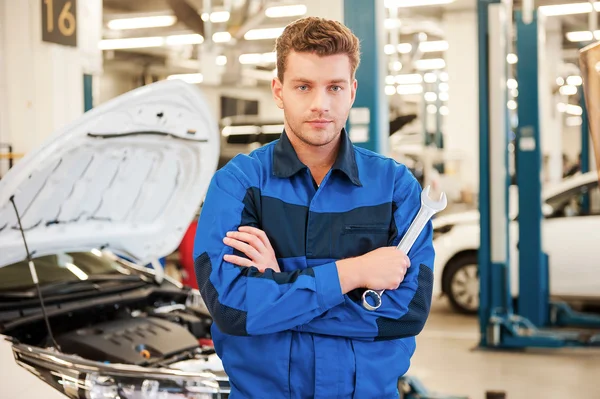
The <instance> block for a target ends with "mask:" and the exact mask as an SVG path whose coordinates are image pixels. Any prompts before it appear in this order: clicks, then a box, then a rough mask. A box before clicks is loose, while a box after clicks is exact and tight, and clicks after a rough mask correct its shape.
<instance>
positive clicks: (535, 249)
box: [515, 11, 549, 327]
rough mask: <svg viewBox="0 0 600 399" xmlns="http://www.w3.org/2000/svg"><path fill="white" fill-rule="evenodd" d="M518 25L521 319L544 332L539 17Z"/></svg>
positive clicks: (546, 289)
mask: <svg viewBox="0 0 600 399" xmlns="http://www.w3.org/2000/svg"><path fill="white" fill-rule="evenodd" d="M515 20H516V22H517V55H518V57H519V63H518V64H517V81H518V82H519V108H518V115H519V126H518V129H517V184H518V186H519V314H520V315H521V316H524V317H526V318H528V319H529V320H530V321H531V322H532V323H533V324H534V325H536V326H538V327H541V326H544V325H546V324H547V322H548V317H549V313H548V306H549V281H548V260H547V257H546V256H545V255H544V253H543V252H542V229H541V223H542V199H541V191H542V182H541V176H540V170H541V167H542V151H541V150H542V149H541V142H540V121H539V105H538V104H539V98H538V93H539V91H538V73H537V71H538V63H539V62H543V61H544V60H539V59H538V29H539V26H538V25H539V24H540V20H539V15H538V14H537V12H535V13H534V18H533V21H532V22H531V23H530V24H525V23H524V22H523V18H522V14H521V12H520V11H519V12H516V13H515Z"/></svg>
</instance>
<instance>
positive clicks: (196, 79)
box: [167, 73, 204, 83]
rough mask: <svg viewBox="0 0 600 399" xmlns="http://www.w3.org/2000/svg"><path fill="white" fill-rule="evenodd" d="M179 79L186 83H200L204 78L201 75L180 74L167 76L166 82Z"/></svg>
mask: <svg viewBox="0 0 600 399" xmlns="http://www.w3.org/2000/svg"><path fill="white" fill-rule="evenodd" d="M173 79H179V80H183V81H184V82H188V83H202V81H203V79H204V77H203V76H202V74H201V73H181V74H177V75H169V76H167V80H173Z"/></svg>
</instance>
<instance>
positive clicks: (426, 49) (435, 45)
mask: <svg viewBox="0 0 600 399" xmlns="http://www.w3.org/2000/svg"><path fill="white" fill-rule="evenodd" d="M419 50H421V51H422V52H423V53H432V52H435V51H446V50H448V42H447V41H445V40H437V41H431V42H421V43H419Z"/></svg>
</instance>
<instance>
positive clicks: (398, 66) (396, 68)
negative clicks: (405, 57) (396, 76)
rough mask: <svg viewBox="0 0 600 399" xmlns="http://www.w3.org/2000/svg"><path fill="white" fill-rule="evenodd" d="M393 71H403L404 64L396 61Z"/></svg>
mask: <svg viewBox="0 0 600 399" xmlns="http://www.w3.org/2000/svg"><path fill="white" fill-rule="evenodd" d="M392 69H393V70H394V72H399V71H400V70H402V63H401V62H400V61H394V63H393V64H392Z"/></svg>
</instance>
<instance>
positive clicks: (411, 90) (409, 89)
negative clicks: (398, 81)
mask: <svg viewBox="0 0 600 399" xmlns="http://www.w3.org/2000/svg"><path fill="white" fill-rule="evenodd" d="M396 92H397V93H398V94H421V93H423V86H421V85H400V86H397V87H396Z"/></svg>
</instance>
